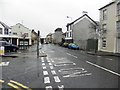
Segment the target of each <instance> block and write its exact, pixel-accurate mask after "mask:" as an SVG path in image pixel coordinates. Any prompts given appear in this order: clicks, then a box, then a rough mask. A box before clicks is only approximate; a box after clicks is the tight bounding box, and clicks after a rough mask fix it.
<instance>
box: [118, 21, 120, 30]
mask: <svg viewBox="0 0 120 90" xmlns="http://www.w3.org/2000/svg"><path fill="white" fill-rule="evenodd" d="M117 32H120V21H118V22H117Z"/></svg>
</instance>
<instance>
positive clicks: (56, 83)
mask: <svg viewBox="0 0 120 90" xmlns="http://www.w3.org/2000/svg"><path fill="white" fill-rule="evenodd" d="M36 54H37V52H36V46H32V47H30V48H29V49H28V50H26V51H19V52H18V53H17V55H18V57H16V58H12V57H3V58H2V62H1V64H0V68H2V72H0V74H2V77H1V78H0V84H2V87H3V88H11V89H13V90H16V89H17V90H25V89H27V90H31V89H33V90H34V89H38V90H40V89H46V90H48V89H50V88H51V89H50V90H52V89H53V88H56V89H58V90H65V89H66V88H69V89H70V88H79V89H80V88H116V90H119V89H120V57H115V56H97V55H89V54H87V53H86V52H85V51H82V50H71V49H68V48H64V47H60V46H57V45H52V44H46V45H42V49H41V50H40V55H41V54H42V55H43V56H44V55H47V57H39V58H37V55H36ZM42 55H41V56H42ZM118 88H119V89H118ZM79 89H78V90H79ZM114 90H115V89H114Z"/></svg>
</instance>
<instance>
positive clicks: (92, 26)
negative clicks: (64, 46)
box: [67, 14, 97, 50]
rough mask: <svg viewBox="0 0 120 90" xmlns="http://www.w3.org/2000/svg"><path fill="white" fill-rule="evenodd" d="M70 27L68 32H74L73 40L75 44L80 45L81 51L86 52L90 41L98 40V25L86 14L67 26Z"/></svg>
mask: <svg viewBox="0 0 120 90" xmlns="http://www.w3.org/2000/svg"><path fill="white" fill-rule="evenodd" d="M69 26H70V29H69V28H67V31H71V32H72V35H71V40H73V43H76V44H78V45H79V47H80V49H84V50H86V49H87V47H88V40H91V39H97V37H96V34H97V33H96V30H97V28H96V27H97V23H96V22H95V21H94V20H93V19H91V18H90V17H89V16H88V15H87V14H84V15H83V16H81V17H80V18H78V19H76V20H75V21H73V22H72V23H70V24H68V25H67V27H69Z"/></svg>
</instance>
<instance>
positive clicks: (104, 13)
mask: <svg viewBox="0 0 120 90" xmlns="http://www.w3.org/2000/svg"><path fill="white" fill-rule="evenodd" d="M106 19H107V9H105V10H103V20H106Z"/></svg>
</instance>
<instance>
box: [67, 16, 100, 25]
mask: <svg viewBox="0 0 120 90" xmlns="http://www.w3.org/2000/svg"><path fill="white" fill-rule="evenodd" d="M85 16H87V17H88V18H89V19H90V20H91V21H92V22H93V23H95V24H96V25H98V24H97V23H96V22H95V21H94V20H93V19H92V18H90V17H89V16H88V15H87V14H84V15H83V16H81V17H79V18H78V19H76V20H75V21H73V22H71V23H68V24H67V26H69V25H71V24H74V23H75V22H76V21H78V20H80V19H81V18H83V17H85Z"/></svg>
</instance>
